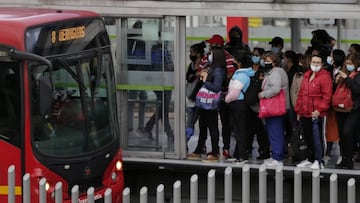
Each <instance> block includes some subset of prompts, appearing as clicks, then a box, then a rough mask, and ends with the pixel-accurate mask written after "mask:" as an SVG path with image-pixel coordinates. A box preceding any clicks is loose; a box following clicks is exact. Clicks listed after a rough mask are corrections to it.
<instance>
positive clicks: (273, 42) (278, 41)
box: [269, 37, 284, 45]
mask: <svg viewBox="0 0 360 203" xmlns="http://www.w3.org/2000/svg"><path fill="white" fill-rule="evenodd" d="M269 44H271V45H279V44H280V45H284V40H283V38H281V37H274V38H272V40H271V41H270V42H269Z"/></svg>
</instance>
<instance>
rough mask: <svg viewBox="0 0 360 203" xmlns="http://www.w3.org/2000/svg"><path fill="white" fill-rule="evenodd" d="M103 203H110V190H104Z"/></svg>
mask: <svg viewBox="0 0 360 203" xmlns="http://www.w3.org/2000/svg"><path fill="white" fill-rule="evenodd" d="M104 199H105V202H104V203H112V190H111V188H107V189H106V190H105V198H104Z"/></svg>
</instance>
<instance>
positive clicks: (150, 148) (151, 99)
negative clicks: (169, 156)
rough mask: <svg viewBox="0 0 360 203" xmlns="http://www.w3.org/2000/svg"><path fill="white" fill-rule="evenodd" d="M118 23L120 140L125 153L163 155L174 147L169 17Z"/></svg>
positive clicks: (135, 19)
mask: <svg viewBox="0 0 360 203" xmlns="http://www.w3.org/2000/svg"><path fill="white" fill-rule="evenodd" d="M121 22H122V23H121V24H122V25H121V32H120V35H122V40H121V41H120V42H118V43H120V44H121V46H120V47H121V51H120V52H122V56H121V57H122V60H121V62H120V67H119V69H120V70H118V72H119V73H120V74H119V75H118V76H119V77H118V90H120V92H121V96H120V98H119V100H120V108H119V110H120V119H121V122H120V127H121V130H122V143H121V144H122V147H123V149H125V151H130V152H131V154H134V152H135V151H138V152H140V154H141V153H143V152H146V153H143V154H146V155H149V153H150V152H153V154H159V155H161V156H163V155H164V154H165V152H166V153H171V152H174V144H175V139H174V119H175V118H174V93H173V92H174V40H173V39H174V38H173V36H174V27H173V26H174V25H173V18H171V17H170V18H126V19H122V21H121ZM123 39H125V40H123ZM118 43H117V44H118ZM118 47H119V46H118ZM117 57H120V56H117ZM118 61H119V60H118ZM150 154H151V153H150Z"/></svg>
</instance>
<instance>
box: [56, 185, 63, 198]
mask: <svg viewBox="0 0 360 203" xmlns="http://www.w3.org/2000/svg"><path fill="white" fill-rule="evenodd" d="M62 199H63V196H62V183H61V182H57V183H56V185H55V203H62Z"/></svg>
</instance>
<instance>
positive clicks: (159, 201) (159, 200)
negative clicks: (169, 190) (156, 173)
mask: <svg viewBox="0 0 360 203" xmlns="http://www.w3.org/2000/svg"><path fill="white" fill-rule="evenodd" d="M164 195H165V192H164V185H163V184H160V185H158V186H157V189H156V203H164V197H165V196H164Z"/></svg>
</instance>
